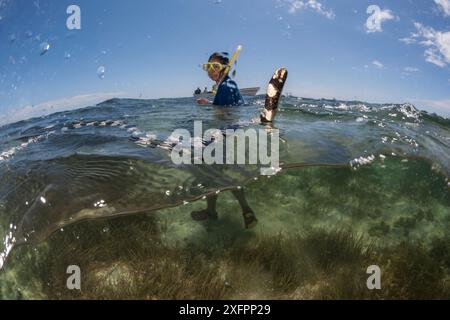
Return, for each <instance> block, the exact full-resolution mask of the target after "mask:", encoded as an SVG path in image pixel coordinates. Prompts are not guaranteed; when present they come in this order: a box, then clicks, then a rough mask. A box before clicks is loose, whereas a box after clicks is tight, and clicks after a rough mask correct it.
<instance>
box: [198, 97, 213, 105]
mask: <svg viewBox="0 0 450 320" xmlns="http://www.w3.org/2000/svg"><path fill="white" fill-rule="evenodd" d="M197 103H198V104H200V105H210V104H212V102H211V101H209V100H208V99H205V98H200V99H197Z"/></svg>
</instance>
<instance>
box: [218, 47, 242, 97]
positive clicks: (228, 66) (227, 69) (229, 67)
mask: <svg viewBox="0 0 450 320" xmlns="http://www.w3.org/2000/svg"><path fill="white" fill-rule="evenodd" d="M241 51H242V46H241V45H239V46H238V47H237V49H236V51H235V52H234V53H233V56H232V57H231V60H230V61H229V62H228V65H227V66H226V67H225V71H224V73H223V77H222V79H220V81H219V83H221V82H222V81H223V79H224V78H225V77H226V76H227V74H228V72H230V69H231V68H232V67H233V63H235V62H236V60H237V58H238V56H239V54H240V53H241ZM216 93H217V91H216V90H215V89H213V91H212V94H213V95H216Z"/></svg>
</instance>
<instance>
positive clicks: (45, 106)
mask: <svg viewBox="0 0 450 320" xmlns="http://www.w3.org/2000/svg"><path fill="white" fill-rule="evenodd" d="M124 94H125V93H123V92H106V93H103V92H99V93H93V94H84V95H78V96H74V97H70V98H63V99H58V100H52V101H47V102H43V103H39V104H36V105H27V106H23V107H19V108H14V109H13V110H12V111H10V112H9V113H8V114H6V115H3V116H2V117H0V126H2V125H4V124H6V123H11V122H17V121H21V120H26V119H30V118H33V117H40V116H43V115H47V114H52V113H55V112H59V111H66V110H73V109H77V108H82V107H87V106H92V105H95V104H96V103H99V102H102V101H105V100H108V99H112V98H120V97H122V96H124Z"/></svg>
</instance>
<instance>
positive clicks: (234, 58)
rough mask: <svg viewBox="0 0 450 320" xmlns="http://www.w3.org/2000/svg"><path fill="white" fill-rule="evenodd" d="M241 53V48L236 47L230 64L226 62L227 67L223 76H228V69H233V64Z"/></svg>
mask: <svg viewBox="0 0 450 320" xmlns="http://www.w3.org/2000/svg"><path fill="white" fill-rule="evenodd" d="M241 51H242V46H241V45H239V46H238V47H237V49H236V51H235V52H234V53H233V56H232V57H231V60H230V62H228V66H227V67H226V69H225V74H228V72H230V69H231V68H232V67H233V63H234V62H235V61H236V60H237V58H238V56H239V54H240V53H241Z"/></svg>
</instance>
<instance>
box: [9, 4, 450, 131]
mask: <svg viewBox="0 0 450 320" xmlns="http://www.w3.org/2000/svg"><path fill="white" fill-rule="evenodd" d="M71 4H75V5H78V6H79V7H80V9H81V30H68V29H67V27H66V20H67V18H68V16H69V15H68V14H67V13H66V9H67V7H68V6H69V5H71ZM370 5H376V6H378V8H379V10H369V11H370V13H367V10H368V7H369V6H370ZM45 42H47V43H48V44H49V45H50V49H49V50H48V52H46V53H45V54H44V55H41V54H40V50H41V46H42V44H43V43H45ZM239 44H241V45H243V48H244V50H243V52H242V54H241V56H240V59H239V64H238V70H237V72H238V75H237V82H238V84H239V85H240V86H241V87H247V86H261V87H265V86H266V83H267V81H268V79H269V77H270V76H271V74H272V72H273V70H274V69H275V68H276V67H279V66H286V67H287V68H288V69H289V71H290V78H289V82H288V85H287V89H286V91H288V92H290V93H292V94H295V95H298V96H305V97H313V98H321V97H328V98H332V97H336V98H338V99H360V100H365V101H369V102H393V103H401V102H412V103H414V104H416V105H417V106H419V107H420V108H422V109H426V110H430V111H435V112H437V113H439V114H442V115H445V116H449V115H450V0H418V1H416V0H414V1H412V0H402V1H379V0H372V1H365V0H339V1H331V0H221V1H220V0H165V1H153V0H152V1H149V0H133V1H118V0H95V1H89V0H72V1H66V0H58V1H56V0H52V1H46V0H15V1H13V0H0V61H1V63H0V124H1V123H5V122H11V121H16V120H21V119H25V118H28V117H31V116H36V115H40V114H42V113H51V112H53V111H59V110H63V109H69V108H73V107H80V106H86V105H89V104H91V103H94V102H99V101H100V100H103V99H107V98H111V97H114V96H120V97H143V98H161V97H183V96H190V95H191V94H192V92H193V90H194V89H195V88H196V87H197V86H200V87H201V88H203V87H204V86H206V85H208V86H210V85H211V82H210V81H208V79H207V77H206V76H205V74H204V72H203V71H202V70H201V69H200V68H199V64H201V63H203V62H205V61H206V60H207V58H208V56H209V54H210V53H212V52H213V51H229V52H232V51H233V50H234V49H235V48H236V47H237V45H239ZM101 66H103V67H104V68H105V74H104V78H103V79H101V77H99V76H98V74H97V71H98V68H99V67H101ZM52 107H53V108H52Z"/></svg>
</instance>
